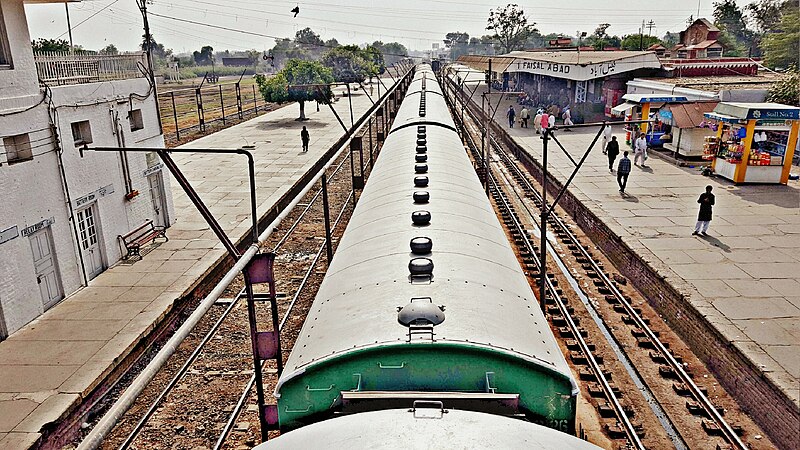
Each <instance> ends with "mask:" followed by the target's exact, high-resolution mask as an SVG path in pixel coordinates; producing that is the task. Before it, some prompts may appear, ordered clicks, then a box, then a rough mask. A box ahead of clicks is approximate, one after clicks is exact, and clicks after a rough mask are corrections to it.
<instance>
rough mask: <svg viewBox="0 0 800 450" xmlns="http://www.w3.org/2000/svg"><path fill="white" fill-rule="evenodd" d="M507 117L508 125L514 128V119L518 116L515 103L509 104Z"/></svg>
mask: <svg viewBox="0 0 800 450" xmlns="http://www.w3.org/2000/svg"><path fill="white" fill-rule="evenodd" d="M506 117H508V127H509V128H514V119H515V118H516V117H517V112H516V111H514V105H508V111H506Z"/></svg>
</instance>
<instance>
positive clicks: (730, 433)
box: [469, 111, 748, 450]
mask: <svg viewBox="0 0 800 450" xmlns="http://www.w3.org/2000/svg"><path fill="white" fill-rule="evenodd" d="M469 115H470V116H473V120H475V119H474V113H473V112H472V111H469ZM588 125H592V126H597V125H596V124H586V126H583V125H581V126H570V127H569V128H581V127H584V128H585V127H587V126H588ZM492 147H493V148H494V150H495V152H496V153H498V154H500V155H501V156H505V157H506V158H509V157H508V155H506V154H505V153H504V152H502V150H500V148H501V147H500V144H499V143H498V142H497V141H496V140H492ZM506 167H509V166H508V165H507V166H506ZM511 167H513V170H516V171H518V173H519V174H520V175H521V176H522V179H523V180H525V183H526V185H527V186H526V188H528V189H529V190H530V192H531V193H532V194H533V195H534V196H535V198H536V199H537V200H538V202H539V203H541V196H540V194H539V193H538V192H537V190H536V189H534V188H533V186H532V184H531V183H530V180H528V179H527V177H526V176H525V174H524V173H523V172H522V170H521V169H520V168H519V167H518V166H517V165H516V164H514V163H513V162H511ZM555 206H556V205H555V204H554V205H553V206H552V207H550V209H551V210H554V209H555ZM542 207H543V208H544V207H547V205H542ZM550 217H552V218H553V220H554V221H555V222H556V224H557V225H558V226H559V228H560V229H561V231H562V232H564V233H565V234H566V235H567V236H568V237H569V239H570V241H571V242H572V243H573V244H575V246H576V247H577V248H578V249H579V251H580V252H581V254H582V255H583V256H584V257H585V258H586V259H587V260H588V261H589V263H590V264H591V265H592V268H593V269H594V271H595V272H596V273H597V274H598V275H599V276H600V279H601V280H602V281H603V283H604V284H605V285H606V287H608V288H609V290H611V292H612V294H613V295H614V296H615V297H616V298H617V300H618V301H619V302H620V303H621V304H622V305H623V307H624V308H625V310H626V312H627V314H628V315H629V316H630V317H631V318H632V319H633V320H634V321H635V322H636V325H637V327H639V328H640V329H642V330H643V331H644V332H645V334H646V335H647V338H648V339H649V340H650V341H651V342H652V343H653V345H655V346H656V349H657V350H658V351H659V353H661V354H662V356H663V357H664V358H665V359H666V360H667V362H668V364H669V366H670V367H671V368H672V369H673V370H674V371H675V372H676V373H677V374H678V376H679V378H680V380H681V381H682V382H683V383H685V384H686V385H687V386H688V387H689V390H690V391H691V393H692V396H693V397H694V398H695V400H697V401H698V402H699V403H700V404H701V406H702V407H703V409H704V411H705V412H706V414H707V416H708V417H709V418H711V419H712V420H714V422H716V423H717V425H719V426H720V429H721V430H722V432H723V434H724V437H725V439H726V440H727V441H728V443H730V444H732V445H735V446H736V447H737V448H738V449H740V450H746V449H748V447H747V445H746V444H745V443H744V442H742V440H741V438H739V435H737V434H736V432H735V431H734V430H733V428H732V427H731V426H730V424H728V422H727V421H726V420H725V419H724V417H723V416H722V414H720V412H719V411H718V410H717V408H715V407H714V405H713V404H712V403H711V400H710V399H709V398H708V396H706V395H705V394H704V393H703V392H702V390H701V389H700V387H699V386H698V385H697V384H696V383H695V382H694V380H692V378H691V376H689V374H688V373H687V372H686V371H685V369H684V368H683V365H682V364H681V363H680V362H678V361H677V359H675V357H674V356H673V355H672V353H671V352H670V351H669V349H667V347H666V346H665V345H664V343H663V342H662V341H661V340H660V339H659V338H658V337H657V336H656V334H655V332H654V331H653V330H652V329H651V328H650V326H649V325H647V323H646V322H645V320H644V319H643V318H642V317H641V315H640V314H639V313H638V312H636V310H635V309H634V307H633V305H631V303H630V302H629V301H628V300H627V299H626V298H625V296H624V295H623V294H622V292H620V290H619V289H618V288H617V287H616V286H615V285H614V283H612V281H611V279H610V278H609V277H608V275H607V274H606V273H605V271H604V270H603V269H601V268H600V265H599V263H598V262H597V261H596V259H595V258H594V257H592V256H591V255H589V253H588V251H587V250H586V248H585V247H584V246H583V245H582V244H581V243H580V241H579V240H578V238H577V236H575V234H574V233H573V232H572V231H571V230H570V229H569V227H567V226H566V224H564V222H563V220H562V219H561V218H560V217H558V215H556V214H551V215H550ZM534 220H535V218H534Z"/></svg>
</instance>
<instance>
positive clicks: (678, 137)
mask: <svg viewBox="0 0 800 450" xmlns="http://www.w3.org/2000/svg"><path fill="white" fill-rule="evenodd" d="M717 103H719V102H691V103H678V104H671V105H666V106H664V107H663V108H661V109H660V110H659V115H660V116H661V120H662V121H663V122H664V123H665V124H667V125H669V126H670V127H671V135H672V140H671V142H665V143H664V148H665V149H667V150H670V151H672V152H674V153H675V154H676V155H680V156H683V157H686V158H700V157H702V156H703V147H704V145H703V144H705V142H706V141H705V138H706V137H707V136H714V135H715V134H716V131H715V130H713V129H712V128H711V127H712V123H711V122H710V121H707V120H706V118H705V116H704V114H705V113H707V112H712V111H713V110H714V108H715V107H716V106H717Z"/></svg>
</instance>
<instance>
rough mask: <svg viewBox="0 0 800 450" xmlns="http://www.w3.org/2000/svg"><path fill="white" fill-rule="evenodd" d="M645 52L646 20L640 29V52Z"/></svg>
mask: <svg viewBox="0 0 800 450" xmlns="http://www.w3.org/2000/svg"><path fill="white" fill-rule="evenodd" d="M642 50H644V20H642V27H641V28H639V51H642Z"/></svg>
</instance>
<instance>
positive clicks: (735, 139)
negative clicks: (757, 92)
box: [704, 102, 800, 184]
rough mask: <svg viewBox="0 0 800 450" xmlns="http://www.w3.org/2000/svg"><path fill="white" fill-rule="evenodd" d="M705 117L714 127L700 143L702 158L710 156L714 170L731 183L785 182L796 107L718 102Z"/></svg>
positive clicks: (798, 125)
mask: <svg viewBox="0 0 800 450" xmlns="http://www.w3.org/2000/svg"><path fill="white" fill-rule="evenodd" d="M705 117H706V118H707V119H709V120H711V121H713V122H714V124H715V125H716V127H717V128H716V135H714V136H708V137H706V138H705V139H706V143H705V145H704V158H705V159H708V160H711V168H712V169H713V170H714V173H716V174H717V175H719V176H721V177H723V178H727V179H729V180H731V181H733V182H735V183H780V184H786V183H787V182H788V180H789V171H790V170H791V167H792V157H793V156H794V151H795V148H796V146H797V135H798V130H799V129H800V108H798V107H794V106H787V105H781V104H778V103H729V102H722V103H720V104H718V105H717V106H716V107H715V108H714V111H712V112H708V113H705Z"/></svg>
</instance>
